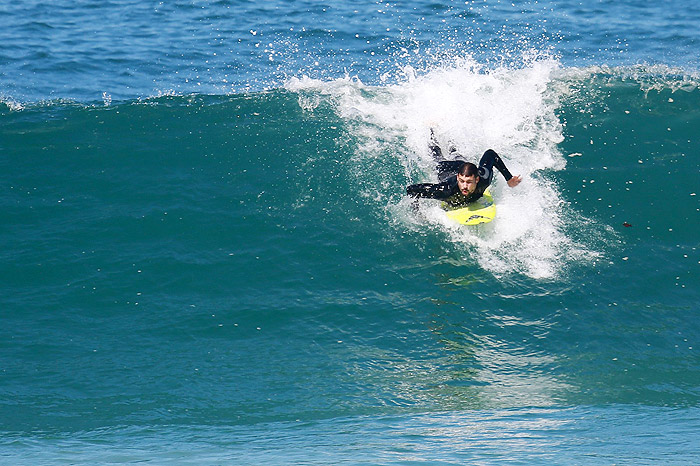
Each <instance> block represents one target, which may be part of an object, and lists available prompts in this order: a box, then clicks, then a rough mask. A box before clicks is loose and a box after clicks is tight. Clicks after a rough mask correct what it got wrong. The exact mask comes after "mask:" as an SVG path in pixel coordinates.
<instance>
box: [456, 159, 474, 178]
mask: <svg viewBox="0 0 700 466" xmlns="http://www.w3.org/2000/svg"><path fill="white" fill-rule="evenodd" d="M459 174H460V175H462V176H479V169H478V168H477V167H476V165H474V164H473V163H471V162H464V165H462V167H461V168H460V169H459Z"/></svg>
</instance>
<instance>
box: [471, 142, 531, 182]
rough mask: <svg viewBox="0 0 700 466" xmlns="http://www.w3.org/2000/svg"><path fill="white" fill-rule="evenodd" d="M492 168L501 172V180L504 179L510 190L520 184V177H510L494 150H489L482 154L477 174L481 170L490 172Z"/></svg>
mask: <svg viewBox="0 0 700 466" xmlns="http://www.w3.org/2000/svg"><path fill="white" fill-rule="evenodd" d="M492 167H496V169H497V170H498V171H499V172H501V175H503V178H505V179H506V182H507V183H508V186H510V187H511V188H514V187H516V186H517V185H518V184H520V181H521V178H520V176H519V175H518V176H513V175H511V173H510V171H509V170H508V167H506V164H505V163H503V159H501V157H500V156H499V155H498V154H497V153H496V151H495V150H493V149H489V150H487V151H486V152H484V155H483V156H482V157H481V161H480V162H479V172H481V170H482V168H487V169H488V170H491V169H492Z"/></svg>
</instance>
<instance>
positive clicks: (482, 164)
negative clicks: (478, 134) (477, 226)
mask: <svg viewBox="0 0 700 466" xmlns="http://www.w3.org/2000/svg"><path fill="white" fill-rule="evenodd" d="M431 150H432V151H433V157H435V159H436V161H437V165H436V167H435V170H436V171H437V173H438V179H439V180H440V182H439V183H419V184H412V185H410V186H408V187H407V188H406V194H408V195H409V196H412V197H417V198H420V197H424V198H429V199H439V200H441V201H444V202H446V203H447V205H448V206H449V207H451V208H457V207H463V206H465V205H467V204H469V203H470V202H474V201H476V200H477V199H479V198H480V197H481V196H483V195H484V191H486V188H488V187H489V185H490V184H491V181H492V180H493V167H496V168H497V169H498V171H499V172H501V174H502V175H503V176H504V177H505V179H506V181H508V180H510V179H511V178H513V175H511V174H510V172H509V171H508V169H507V168H506V165H505V164H504V163H503V160H501V158H500V157H499V156H498V154H497V153H496V152H495V151H493V150H491V149H489V150H487V151H486V152H484V155H483V156H482V157H481V160H480V161H479V166H478V168H479V181H478V182H477V184H476V190H475V191H474V192H473V193H471V194H470V195H469V196H465V195H464V194H462V191H460V189H459V186H457V173H458V172H459V170H460V169H461V168H462V166H463V165H464V163H465V162H464V161H463V160H444V159H443V158H442V152H441V151H440V148H439V147H437V146H431Z"/></svg>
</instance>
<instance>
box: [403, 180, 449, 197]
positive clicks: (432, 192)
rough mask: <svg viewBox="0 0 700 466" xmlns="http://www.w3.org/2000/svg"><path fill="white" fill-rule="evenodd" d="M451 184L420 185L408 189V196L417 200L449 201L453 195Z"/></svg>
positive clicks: (413, 185)
mask: <svg viewBox="0 0 700 466" xmlns="http://www.w3.org/2000/svg"><path fill="white" fill-rule="evenodd" d="M452 191H453V189H452V187H451V186H450V185H449V183H446V182H443V183H418V184H412V185H410V186H408V187H407V188H406V194H408V195H409V196H411V197H416V198H421V197H424V198H428V199H447V198H448V197H450V196H451V195H452V194H453V192H452Z"/></svg>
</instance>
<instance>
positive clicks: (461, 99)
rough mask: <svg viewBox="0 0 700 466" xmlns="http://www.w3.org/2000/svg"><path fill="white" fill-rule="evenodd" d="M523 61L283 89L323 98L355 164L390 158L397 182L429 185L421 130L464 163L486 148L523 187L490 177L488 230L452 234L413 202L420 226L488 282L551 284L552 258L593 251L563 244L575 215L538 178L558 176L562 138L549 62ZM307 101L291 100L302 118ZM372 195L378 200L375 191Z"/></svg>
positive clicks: (557, 267) (402, 205)
mask: <svg viewBox="0 0 700 466" xmlns="http://www.w3.org/2000/svg"><path fill="white" fill-rule="evenodd" d="M526 62H527V63H526V64H525V65H524V66H522V67H519V68H512V67H505V66H503V67H500V68H496V69H490V70H485V69H483V68H482V67H481V66H480V65H479V64H478V63H476V62H475V61H473V60H471V59H468V58H464V59H461V60H459V61H458V62H457V63H456V64H453V65H451V66H449V67H443V68H438V69H434V70H432V71H429V72H427V73H426V74H424V75H420V76H418V75H416V73H415V72H414V70H413V69H411V68H410V67H408V68H405V69H404V74H405V76H406V78H405V80H404V81H403V82H402V83H399V84H395V85H391V86H387V87H383V88H377V87H369V86H365V85H363V84H362V83H361V82H359V81H357V80H353V79H350V78H344V79H338V80H334V81H331V82H319V81H314V80H309V79H302V80H299V79H296V80H292V81H290V82H289V83H288V88H289V89H291V90H294V91H297V92H300V93H301V94H303V93H304V92H308V91H315V92H318V93H320V94H322V95H323V94H325V95H327V96H330V98H331V100H332V101H333V102H334V105H335V109H336V112H337V113H338V114H339V115H340V116H341V117H342V118H343V119H345V120H346V121H347V123H348V127H349V128H350V130H351V132H353V135H354V136H355V137H356V139H357V140H358V141H359V145H358V149H357V157H358V159H376V158H377V157H385V158H386V157H399V159H400V162H401V165H402V166H403V168H404V171H405V175H406V179H405V182H406V183H413V182H424V181H435V180H436V178H435V174H434V173H433V172H432V165H433V162H432V159H431V156H430V154H429V151H428V140H429V136H430V131H431V129H433V130H434V132H435V135H436V136H437V139H438V141H439V142H440V144H441V145H442V146H443V148H445V147H446V146H447V145H448V144H453V145H454V146H455V147H456V148H457V150H458V152H459V153H461V154H463V155H464V156H465V157H466V158H467V160H472V161H474V162H477V161H478V159H479V157H480V156H481V154H482V153H483V152H484V151H485V150H486V149H488V148H492V149H494V150H496V151H497V152H498V153H499V154H500V155H501V156H502V157H503V159H504V160H505V162H506V165H507V166H508V168H509V169H510V171H511V173H513V174H520V175H522V176H523V182H522V183H521V185H520V186H518V187H517V188H515V189H511V188H508V187H507V185H506V183H505V181H504V180H503V178H502V177H501V175H500V174H496V175H495V182H494V184H493V185H492V191H493V193H494V198H495V199H496V202H497V205H498V216H497V218H496V220H495V221H494V222H492V223H491V224H488V225H484V226H481V227H478V228H464V227H459V226H455V225H454V224H451V223H450V222H449V221H448V220H447V219H446V218H445V216H444V215H443V214H442V212H441V211H440V209H439V207H437V204H436V203H434V202H431V201H422V205H423V206H426V209H425V210H426V218H427V220H428V222H429V224H431V225H433V226H437V227H438V228H439V229H440V230H443V231H446V232H448V234H449V237H450V238H451V240H452V242H453V243H454V244H466V245H468V248H467V249H468V251H469V255H471V258H472V259H476V260H477V261H478V263H479V264H480V265H481V267H482V268H484V269H487V270H489V271H491V272H492V273H493V274H495V275H502V274H507V273H511V272H513V271H516V272H518V273H523V274H525V275H528V276H530V277H533V278H552V277H555V276H557V275H558V274H559V273H560V272H561V270H562V268H563V267H564V266H565V263H564V262H565V260H566V259H562V258H564V257H569V258H573V260H578V259H580V258H581V257H583V256H584V255H586V254H588V256H590V255H591V254H592V255H593V256H595V252H593V253H591V252H590V251H589V253H584V252H583V249H582V248H580V247H578V246H577V245H576V244H575V242H574V241H573V240H572V239H570V238H569V237H567V235H566V233H565V230H566V229H567V228H566V227H567V225H566V223H567V222H568V221H571V219H572V218H574V217H575V215H571V214H569V213H567V212H566V204H565V202H564V201H563V200H562V197H561V195H560V193H559V192H558V191H557V187H556V185H555V184H554V183H553V182H552V181H550V180H548V179H547V178H546V177H545V176H544V175H543V173H546V172H551V171H557V170H562V169H564V167H565V163H566V162H565V160H564V158H563V157H562V155H561V153H560V152H559V150H558V148H557V144H558V143H560V142H561V141H562V140H563V136H562V125H561V123H560V121H559V119H558V118H557V115H556V113H555V110H556V108H557V107H558V105H559V98H560V96H561V93H562V92H563V91H562V86H551V83H552V81H553V80H554V79H555V78H554V76H555V75H556V73H557V72H558V70H559V63H558V62H557V61H556V60H554V59H551V58H546V57H545V58H542V57H535V58H532V59H531V60H526ZM555 87H556V88H557V90H556V91H554V90H553V89H554V88H555ZM564 87H565V86H564ZM309 101H310V100H309V99H308V98H305V100H303V101H302V98H301V97H300V104H301V105H302V106H306V109H307V110H309V108H308V102H309ZM445 152H446V151H445ZM361 176H362V177H364V178H368V177H369V178H372V180H373V182H372V183H367V184H368V185H369V186H381V185H382V183H377V182H376V181H377V180H376V176H383V177H384V178H387V179H388V178H390V177H391V174H390V173H384V174H368V173H363V174H362V175H361ZM386 184H387V183H384V184H383V185H384V186H386ZM368 189H371V188H368ZM374 189H376V188H374ZM399 189H400V190H401V191H402V188H399ZM372 197H374V198H377V199H379V198H382V196H381V194H379V193H377V195H375V196H372ZM394 206H395V207H396V208H395V209H389V211H392V212H394V215H399V216H403V217H409V216H408V215H402V214H400V213H399V212H403V213H404V214H405V213H406V211H407V210H408V203H407V202H406V201H405V200H404V201H400V202H398V204H396V202H395V203H394Z"/></svg>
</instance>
